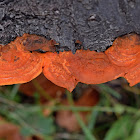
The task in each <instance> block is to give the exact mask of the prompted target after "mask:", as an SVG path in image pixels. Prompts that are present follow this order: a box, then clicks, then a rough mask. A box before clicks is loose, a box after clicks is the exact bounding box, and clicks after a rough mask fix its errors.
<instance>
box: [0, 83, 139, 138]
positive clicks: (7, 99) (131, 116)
mask: <svg viewBox="0 0 140 140" xmlns="http://www.w3.org/2000/svg"><path fill="white" fill-rule="evenodd" d="M34 84H35V85H36V86H37V90H38V92H42V93H43V94H42V95H43V96H44V98H47V99H49V100H50V101H51V102H54V104H53V106H48V105H45V104H44V105H41V104H40V103H39V101H38V100H39V99H40V98H39V94H38V93H36V94H38V95H37V96H35V97H34V100H35V102H34V103H28V104H27V103H22V102H21V101H22V96H20V94H19V91H18V89H19V86H20V85H13V86H6V87H0V115H1V116H3V117H4V118H5V119H6V120H8V121H10V122H11V123H14V124H17V125H18V126H20V130H21V134H22V135H23V136H31V135H37V136H40V137H41V138H43V139H44V140H54V139H56V140H59V139H60V140H61V139H62V137H63V139H64V140H65V139H66V140H71V139H75V140H81V139H82V138H83V140H140V138H139V133H140V89H139V87H138V86H135V87H133V88H130V87H129V86H128V85H122V86H120V87H119V88H120V90H119V91H120V92H117V91H116V90H115V89H113V88H111V87H110V86H108V85H106V84H100V85H97V86H98V88H99V91H100V102H99V103H98V104H97V105H96V106H94V107H83V106H81V107H80V106H78V107H77V106H74V100H73V98H72V94H71V93H69V92H68V91H66V97H67V99H68V101H69V104H70V106H64V105H62V104H61V103H59V104H58V102H57V101H56V100H55V99H52V98H51V97H49V96H46V95H45V93H44V91H43V89H42V88H41V87H39V85H38V84H37V83H36V82H35V81H34ZM44 109H48V110H50V111H51V113H50V114H49V116H47V117H45V116H44V115H43V112H42V110H44ZM59 110H70V111H72V112H73V113H74V115H75V117H76V119H77V121H78V123H79V125H80V127H81V132H75V133H70V132H68V131H66V130H64V129H62V128H60V127H59V126H58V125H56V123H55V118H54V113H55V112H56V111H59ZM85 111H90V114H89V117H88V123H87V124H85V123H84V122H83V121H82V119H81V117H80V115H79V112H85ZM60 135H61V138H60V137H59V136H60ZM65 136H67V137H65Z"/></svg>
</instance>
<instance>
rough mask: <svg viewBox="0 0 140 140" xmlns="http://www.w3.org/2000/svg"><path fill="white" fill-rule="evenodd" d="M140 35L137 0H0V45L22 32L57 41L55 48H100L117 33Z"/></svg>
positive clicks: (139, 1)
mask: <svg viewBox="0 0 140 140" xmlns="http://www.w3.org/2000/svg"><path fill="white" fill-rule="evenodd" d="M130 32H136V33H138V34H140V0H0V44H7V43H9V42H10V41H12V40H14V38H16V37H17V36H21V35H23V34H24V33H30V34H37V35H43V36H45V37H47V38H52V39H54V40H56V41H57V42H58V43H60V46H59V50H60V51H63V50H64V49H65V50H67V49H71V50H72V51H73V52H75V41H76V40H80V41H81V42H82V45H83V46H84V49H91V50H97V51H104V50H105V49H106V48H107V47H109V46H110V45H112V41H113V40H114V39H115V38H116V37H118V36H121V35H124V34H128V33H130Z"/></svg>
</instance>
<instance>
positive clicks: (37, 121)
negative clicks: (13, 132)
mask: <svg viewBox="0 0 140 140" xmlns="http://www.w3.org/2000/svg"><path fill="white" fill-rule="evenodd" d="M24 120H25V118H24ZM53 122H54V120H53V117H44V116H43V115H42V114H36V115H31V116H28V118H26V123H27V124H28V126H30V127H26V126H24V127H23V129H21V133H22V134H23V135H31V134H32V131H30V130H35V131H36V132H38V133H39V134H42V135H51V134H53V133H54V132H55V127H54V124H53Z"/></svg>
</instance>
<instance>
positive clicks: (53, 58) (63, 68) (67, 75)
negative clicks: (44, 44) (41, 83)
mask: <svg viewBox="0 0 140 140" xmlns="http://www.w3.org/2000/svg"><path fill="white" fill-rule="evenodd" d="M69 55H72V52H71V51H69V52H60V53H59V54H57V53H46V55H45V59H44V68H43V73H44V75H45V76H46V78H48V79H49V80H50V81H52V82H53V83H54V84H56V85H58V86H61V87H64V88H67V89H68V90H69V91H72V90H73V89H74V88H75V86H76V85H77V80H76V78H75V76H73V75H72V73H71V71H69V69H68V67H67V65H66V63H67V60H66V58H67V56H69ZM71 59H72V58H71Z"/></svg>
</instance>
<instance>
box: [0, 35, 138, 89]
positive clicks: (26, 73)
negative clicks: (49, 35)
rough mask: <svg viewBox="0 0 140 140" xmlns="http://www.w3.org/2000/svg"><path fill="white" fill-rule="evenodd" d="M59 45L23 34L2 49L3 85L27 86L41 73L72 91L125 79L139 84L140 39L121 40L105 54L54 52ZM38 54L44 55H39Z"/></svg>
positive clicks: (0, 62) (136, 36) (123, 38)
mask: <svg viewBox="0 0 140 140" xmlns="http://www.w3.org/2000/svg"><path fill="white" fill-rule="evenodd" d="M55 44H56V42H55V41H53V40H47V39H46V38H44V37H41V36H37V35H29V34H24V35H23V36H22V37H17V38H16V39H15V41H13V42H11V43H9V44H7V45H5V46H3V45H0V85H9V84H17V83H26V82H28V81H30V80H32V79H34V78H35V77H37V76H38V75H39V74H40V73H42V72H43V74H44V75H45V76H46V78H48V79H49V80H50V81H52V82H53V83H55V84H56V85H58V86H61V87H64V88H67V89H68V90H69V91H72V90H73V89H74V88H75V86H76V84H77V83H78V82H82V83H86V84H100V83H104V82H107V81H111V80H113V79H116V78H118V77H124V78H126V79H127V80H128V82H129V83H130V86H133V85H135V84H137V83H138V82H140V59H139V58H140V36H139V35H137V34H128V35H125V36H122V37H118V38H117V39H115V41H114V42H113V45H112V46H111V47H110V48H109V49H107V50H106V51H105V52H95V51H90V50H77V51H76V53H75V54H73V53H72V52H71V51H64V52H60V53H59V54H58V53H57V52H55ZM38 50H41V51H43V52H44V53H39V52H38Z"/></svg>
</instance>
